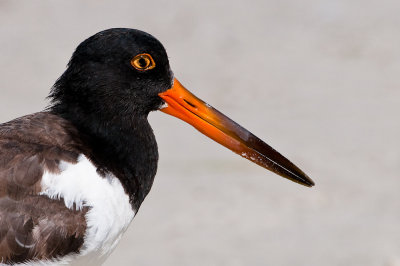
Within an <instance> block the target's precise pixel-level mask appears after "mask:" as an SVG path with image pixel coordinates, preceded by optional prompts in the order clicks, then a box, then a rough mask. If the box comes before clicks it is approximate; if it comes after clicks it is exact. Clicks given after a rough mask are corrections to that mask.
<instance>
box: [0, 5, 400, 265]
mask: <svg viewBox="0 0 400 266" xmlns="http://www.w3.org/2000/svg"><path fill="white" fill-rule="evenodd" d="M150 2H151V3H150ZM210 2H211V1H210ZM213 2H215V3H214V4H206V3H202V1H198V0H190V1H181V2H171V1H132V0H131V1H128V0H126V1H95V0H92V1H78V0H68V1H54V0H52V1H50V0H49V1H18V0H0V48H1V49H0V90H1V97H0V121H7V120H9V119H12V118H15V117H18V116H21V115H24V114H28V113H32V112H36V111H40V110H42V109H43V108H44V107H45V106H46V105H47V102H46V100H45V99H44V98H45V97H46V95H47V93H48V91H49V88H50V87H51V85H52V84H53V83H54V81H55V80H56V79H57V78H58V77H59V76H60V75H61V73H62V72H63V71H64V69H65V65H66V64H67V61H68V59H69V57H70V56H71V54H72V52H73V50H74V48H75V47H76V46H77V45H78V44H79V43H80V42H81V41H83V40H84V39H85V38H87V37H89V36H90V35H92V34H94V33H96V32H98V31H100V30H103V29H106V28H111V27H131V28H138V29H142V30H145V31H148V32H150V33H152V34H153V35H154V36H156V37H157V38H158V39H159V40H160V41H161V42H163V44H164V45H165V47H166V48H167V51H168V54H169V57H170V61H171V65H172V68H173V70H174V72H175V74H176V76H177V77H178V78H179V79H180V80H181V82H182V83H183V84H184V85H185V86H186V87H187V88H189V89H191V90H192V91H193V92H195V93H196V94H197V95H198V96H200V97H201V98H203V99H204V100H206V101H208V102H209V103H210V104H212V105H213V106H215V107H217V108H218V109H220V110H221V111H223V112H224V113H226V114H228V115H229V116H230V117H231V118H233V119H234V120H236V121H237V122H239V123H241V124H242V125H243V126H245V127H246V128H248V129H249V130H251V131H252V132H253V133H254V134H256V135H257V136H259V137H261V138H262V139H264V140H266V141H267V142H268V143H269V144H271V145H272V146H273V147H275V148H276V149H278V150H279V151H281V152H282V153H283V154H285V155H286V156H288V157H289V158H290V159H291V160H292V161H294V162H295V163H296V164H297V165H299V166H301V168H302V169H304V171H305V172H306V173H308V174H309V175H310V177H312V178H313V179H314V181H315V182H316V186H315V188H313V189H307V188H304V187H301V186H299V185H296V184H294V183H291V182H288V181H286V180H284V179H282V178H280V177H278V176H276V175H274V174H272V173H270V172H267V171H265V170H264V169H262V168H261V167H258V166H256V165H254V164H251V163H249V162H248V161H246V160H244V159H242V158H240V157H238V156H236V155H234V154H233V153H231V152H230V151H228V150H226V149H224V148H222V147H220V146H219V145H217V144H215V143H213V142H212V141H210V140H209V139H207V138H206V137H204V136H203V135H201V134H199V133H198V132H196V131H195V130H194V129H192V128H191V127H190V126H188V125H186V124H184V123H183V122H181V121H179V120H177V119H175V118H172V117H168V116H166V115H164V114H162V113H153V114H151V115H150V120H151V124H152V126H153V128H154V131H155V133H156V136H157V139H158V143H159V150H160V157H161V158H160V163H159V171H158V175H157V177H156V181H155V184H154V187H153V190H152V191H151V193H150V195H149V196H148V198H147V199H146V200H145V202H144V204H143V205H142V208H141V210H140V212H139V214H138V215H137V217H136V218H135V220H134V222H133V224H132V225H131V226H130V228H129V230H128V232H127V234H126V235H125V236H124V238H123V240H122V241H121V243H120V245H119V246H118V248H117V249H116V251H115V252H114V253H113V255H112V256H111V257H110V259H109V260H108V261H107V263H106V265H107V266H112V265H121V266H123V265H142V266H147V265H157V266H161V265H170V266H172V265H175V266H176V265H178V266H180V265H194V266H197V265H207V266H209V265H218V266H222V265H227V266H241V265H274V266H295V265H296V266H297V265H299V266H300V265H304V266H306V265H307V266H310V265H318V266H324V265H332V266H338V265H343V266H348V265H362V266H370V265H376V266H378V265H379V266H395V265H400V226H399V222H400V195H399V188H400V177H399V172H400V163H399V161H400V141H399V137H400V121H399V112H400V89H399V88H400V15H399V11H400V2H399V1H362V0H359V1H347V0H341V1H330V0H320V1H317V0H313V1H295V0H292V1H278V0H276V1H266V0H263V1H233V0H226V1H213Z"/></svg>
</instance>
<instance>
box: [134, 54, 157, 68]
mask: <svg viewBox="0 0 400 266" xmlns="http://www.w3.org/2000/svg"><path fill="white" fill-rule="evenodd" d="M131 65H132V66H133V67H134V68H136V69H137V70H140V71H144V70H149V69H153V68H154V67H155V66H156V63H154V60H153V57H151V55H149V54H138V55H136V56H135V57H134V58H133V59H132V60H131Z"/></svg>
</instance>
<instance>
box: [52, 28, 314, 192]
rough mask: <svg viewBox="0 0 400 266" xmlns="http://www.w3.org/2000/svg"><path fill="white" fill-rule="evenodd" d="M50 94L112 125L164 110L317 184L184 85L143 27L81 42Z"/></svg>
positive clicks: (60, 105)
mask: <svg viewBox="0 0 400 266" xmlns="http://www.w3.org/2000/svg"><path fill="white" fill-rule="evenodd" d="M50 98H51V99H52V102H53V106H52V108H53V110H56V111H57V112H58V113H61V114H62V113H63V112H68V113H71V112H75V113H82V114H85V117H93V116H96V117H101V119H103V120H107V121H108V122H109V123H113V122H115V123H124V122H125V121H126V122H127V121H132V119H131V118H132V117H138V116H145V117H147V115H148V113H149V112H150V111H153V110H161V111H163V112H165V113H167V114H170V115H173V116H175V117H178V118H180V119H182V120H184V121H186V122H187V123H189V124H191V125H192V126H194V127H195V128H196V129H198V130H199V131H200V132H201V133H203V134H205V135H207V136H208V137H210V138H211V139H213V140H215V141H216V142H218V143H220V144H221V145H223V146H225V147H227V148H228V149H230V150H232V151H234V152H235V153H237V154H239V155H241V156H242V157H244V158H246V159H248V160H250V161H252V162H254V163H256V164H258V165H260V166H262V167H264V168H266V169H268V170H271V171H273V172H275V173H277V174H279V175H281V176H283V177H285V178H288V179H290V180H292V181H294V182H297V183H299V184H302V185H305V186H313V185H314V183H313V181H312V180H311V179H310V178H309V177H308V176H307V175H306V174H305V173H304V172H303V171H301V170H300V169H299V168H298V167H296V166H295V165H294V164H293V163H291V162H290V161H289V160H288V159H286V158H285V157H283V156H282V155H281V154H279V153H278V152H277V151H275V150H274V149H273V148H271V147H270V146H269V145H267V144H266V143H264V142H263V141H262V140H260V139H259V138H257V137H256V136H254V135H253V134H252V133H250V132H249V131H247V130H246V129H245V128H243V127H241V126H240V125H238V124H237V123H235V122H234V121H232V120H231V119H229V118H228V117H226V116H225V115H223V114H222V113H220V112H219V111H217V110H216V109H214V108H213V107H211V106H210V105H208V104H207V103H205V102H203V101H202V100H200V99H199V98H197V97H196V96H194V95H193V94H192V93H190V92H189V91H188V90H187V89H185V88H184V87H183V86H182V85H181V83H180V82H179V81H178V80H177V79H176V78H174V77H173V74H172V71H171V70H170V66H169V61H168V56H167V53H166V51H165V49H164V47H163V46H162V44H161V43H160V42H159V41H158V40H157V39H155V38H154V37H153V36H151V35H149V34H147V33H145V32H142V31H139V30H133V29H109V30H105V31H102V32H99V33H97V34H95V35H94V36H92V37H90V38H88V39H87V40H85V41H84V42H82V43H81V44H80V45H79V46H78V48H77V49H76V51H75V53H74V54H73V56H72V58H71V61H70V63H69V64H68V69H67V70H66V72H65V73H64V74H63V75H62V76H61V78H60V79H59V80H58V81H57V82H56V84H55V86H54V87H53V90H52V93H51V95H50ZM66 109H68V110H66ZM75 109H76V110H75Z"/></svg>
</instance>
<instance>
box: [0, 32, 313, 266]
mask: <svg viewBox="0 0 400 266" xmlns="http://www.w3.org/2000/svg"><path fill="white" fill-rule="evenodd" d="M48 100H49V105H48V107H47V108H45V109H44V110H42V111H39V112H37V113H33V114H29V115H26V116H22V117H19V118H16V119H14V120H11V121H9V122H5V123H3V124H1V125H0V257H1V259H0V262H1V264H2V265H101V264H102V263H103V262H104V261H105V260H106V258H107V257H108V256H109V255H110V254H111V252H112V251H113V250H114V248H115V247H116V245H117V243H118V241H119V240H120V238H121V236H122V235H123V233H124V232H125V231H126V230H127V228H128V226H129V225H130V223H131V221H132V220H133V218H134V217H135V215H136V214H137V212H138V210H139V208H140V206H141V204H142V202H143V200H144V199H145V197H146V196H147V194H148V193H149V191H150V189H151V187H152V184H153V181H154V177H155V175H156V171H157V162H158V148H157V143H156V139H155V135H154V133H153V130H152V128H151V126H150V124H149V122H148V120H147V117H148V115H149V113H150V112H152V111H158V110H159V111H161V112H164V113H166V114H169V115H172V116H175V117H177V118H179V119H181V120H183V121H185V122H187V123H189V124H190V125H192V126H193V127H194V128H195V129H197V130H198V131H200V132H201V133H203V134H205V135H206V136H208V137H210V138H211V139H212V140H214V141H216V142H217V143H219V144H221V145H223V146H225V147H226V148H228V149H230V150H232V151H233V152H235V153H237V154H239V155H240V156H242V157H244V158H246V159H248V160H250V161H252V162H254V163H256V164H258V165H260V166H261V167H264V168H266V169H268V170H270V171H272V172H274V173H276V174H278V175H280V176H282V177H285V178H287V179H289V180H292V181H294V182H296V183H299V184H301V185H304V186H307V187H312V186H313V185H314V182H313V181H312V179H311V178H310V177H308V176H307V175H306V174H305V173H304V172H303V171H302V170H300V169H299V168H298V167H297V166H295V165H294V164H293V163H291V162H290V161H289V160H288V159H287V158H285V157H284V156H282V155H281V154H280V153H279V152H277V151H276V150H274V149H273V148H272V147H271V146H269V145H268V144H266V143H265V142H263V141H262V140H261V139H259V138H258V137H256V136H255V135H253V134H252V133H250V132H249V131H248V130H246V129H245V128H243V127H242V126H240V125H238V124H237V123H235V122H234V121H233V120H231V119H229V118H228V117H227V116H225V115H224V114H222V113H221V112H219V111H218V110H217V109H215V108H213V107H212V106H210V105H209V104H207V103H206V102H204V101H202V100H201V99H199V98H197V97H196V96H195V95H194V94H192V93H191V92H190V91H189V90H187V89H186V88H185V87H184V86H183V85H182V84H181V83H180V82H179V81H178V79H177V78H176V77H175V76H174V73H173V72H172V70H171V68H170V64H169V58H168V56H167V52H166V50H165V48H164V47H163V45H162V44H161V43H160V41H158V40H157V39H156V38H155V37H153V36H152V35H150V34H148V33H146V32H143V31H140V30H136V29H129V28H112V29H107V30H103V31H101V32H98V33H96V34H94V35H93V36H91V37H89V38H87V39H86V40H84V41H83V42H82V43H80V44H79V45H78V47H77V48H76V49H75V51H74V52H73V54H72V57H71V59H70V61H69V63H68V65H67V67H66V70H65V72H64V73H63V74H62V75H61V76H60V77H59V78H58V79H57V80H56V82H55V84H54V85H53V86H52V87H51V89H50V92H49V96H48Z"/></svg>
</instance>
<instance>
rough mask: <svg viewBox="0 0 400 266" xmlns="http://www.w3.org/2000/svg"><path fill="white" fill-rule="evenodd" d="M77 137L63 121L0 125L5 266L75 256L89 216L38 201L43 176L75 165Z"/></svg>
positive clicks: (33, 118)
mask: <svg viewBox="0 0 400 266" xmlns="http://www.w3.org/2000/svg"><path fill="white" fill-rule="evenodd" d="M76 134H77V132H76V130H75V129H74V127H73V126H72V125H71V124H70V123H69V122H67V121H66V120H64V119H62V118H60V117H57V116H55V115H52V114H50V113H46V112H42V113H36V114H33V115H29V116H25V117H21V118H18V119H16V120H13V121H10V122H8V123H5V124H2V125H0V256H1V258H2V262H4V263H16V262H24V261H27V260H41V259H51V258H55V257H58V256H63V255H66V254H69V253H71V252H77V251H78V250H79V248H80V247H81V246H82V244H83V240H84V233H85V229H86V221H85V214H86V212H87V211H88V209H87V208H84V209H83V210H82V211H77V210H71V209H68V208H67V207H66V206H65V204H64V201H63V199H62V198H61V199H50V198H48V197H47V196H42V195H40V192H41V190H42V188H41V186H40V182H41V179H42V176H43V172H44V171H45V170H47V171H50V172H54V173H56V172H59V171H60V170H59V168H58V164H59V162H60V161H66V162H70V163H76V161H77V158H78V155H79V153H80V151H81V148H80V147H81V145H80V144H79V143H78V142H77V139H79V138H73V136H76Z"/></svg>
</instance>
